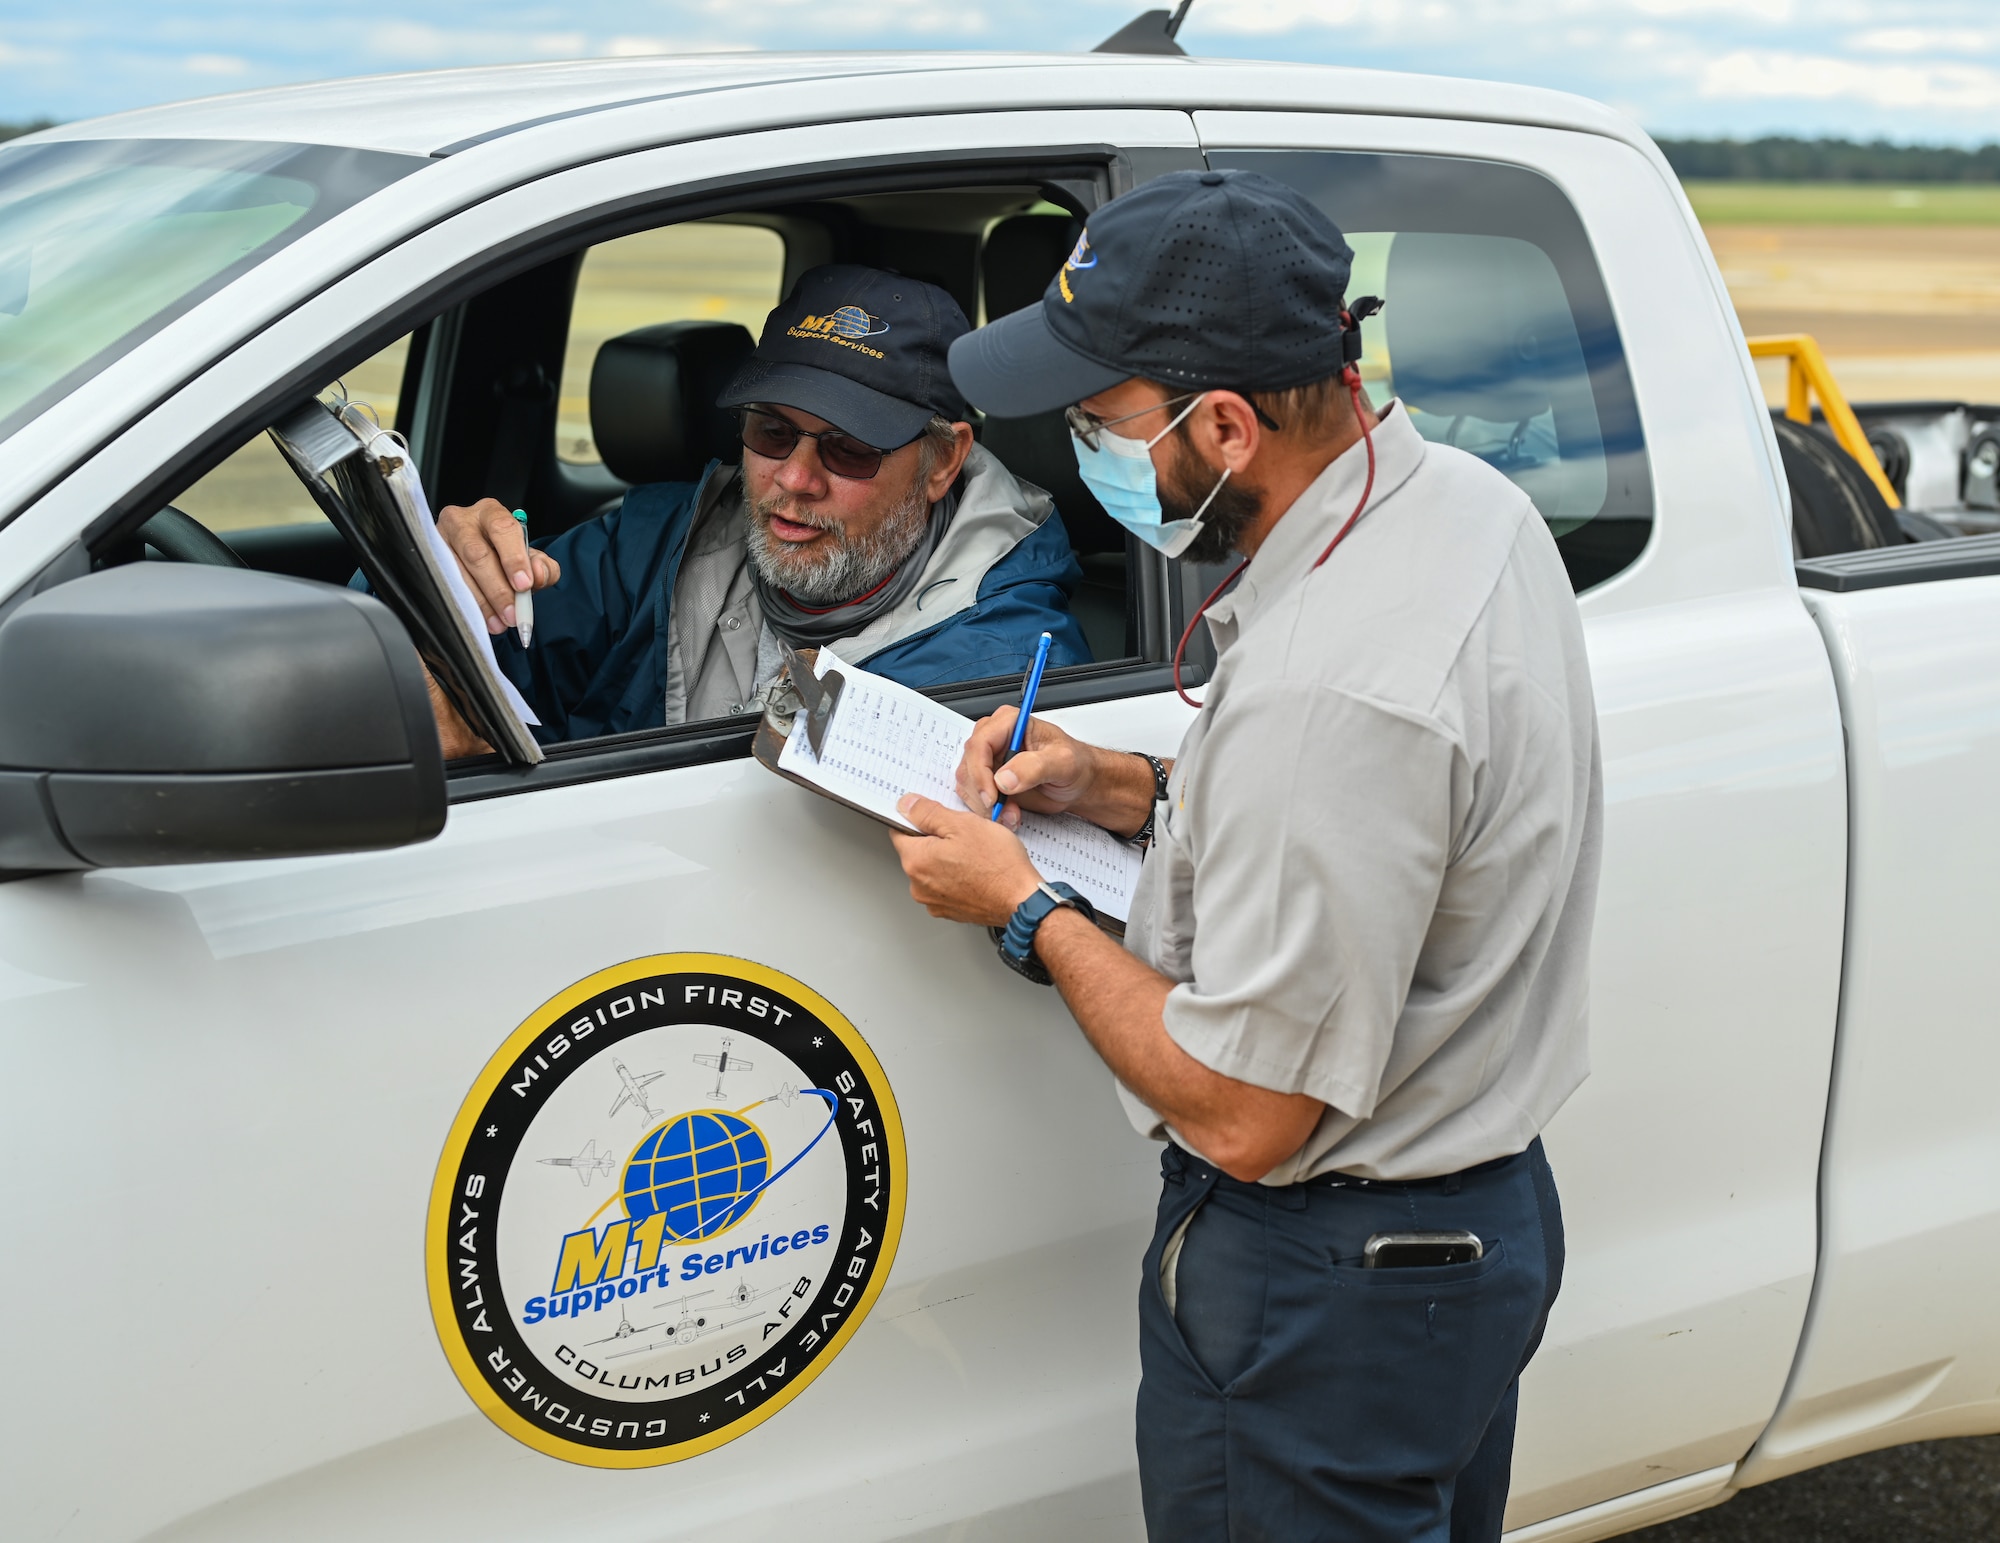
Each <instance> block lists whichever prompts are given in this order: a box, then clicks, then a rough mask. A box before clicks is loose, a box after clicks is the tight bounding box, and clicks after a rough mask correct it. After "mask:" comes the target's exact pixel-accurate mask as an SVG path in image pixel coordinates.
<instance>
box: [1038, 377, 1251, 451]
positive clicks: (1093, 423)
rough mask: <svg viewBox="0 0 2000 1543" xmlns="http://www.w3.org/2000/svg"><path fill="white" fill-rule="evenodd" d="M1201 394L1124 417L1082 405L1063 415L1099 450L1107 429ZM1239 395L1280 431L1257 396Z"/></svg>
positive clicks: (1175, 398)
mask: <svg viewBox="0 0 2000 1543" xmlns="http://www.w3.org/2000/svg"><path fill="white" fill-rule="evenodd" d="M1200 395H1202V393H1201V392H1199V391H1183V392H1182V393H1181V394H1180V395H1179V396H1170V397H1168V398H1167V399H1166V400H1165V401H1164V402H1155V403H1154V404H1153V405H1152V406H1151V407H1142V408H1140V409H1139V410H1138V411H1137V412H1136V413H1126V414H1125V415H1124V416H1123V417H1120V418H1098V417H1093V416H1092V415H1091V414H1089V413H1087V412H1085V411H1084V410H1083V409H1082V408H1081V407H1067V408H1064V409H1063V417H1064V418H1065V419H1066V420H1067V421H1068V423H1069V431H1070V433H1072V434H1074V435H1075V436H1076V437H1077V438H1078V439H1080V440H1082V441H1083V443H1084V445H1085V446H1086V447H1087V448H1089V449H1091V450H1099V449H1102V448H1103V446H1102V445H1100V444H1099V442H1098V436H1099V435H1101V434H1102V433H1103V432H1104V431H1105V430H1106V429H1108V428H1113V427H1115V426H1116V425H1118V424H1121V423H1130V422H1131V421H1132V420H1133V419H1134V418H1143V417H1145V416H1146V414H1147V413H1156V412H1159V411H1160V410H1161V409H1162V408H1167V407H1178V406H1180V404H1181V403H1183V402H1189V401H1192V400H1194V398H1196V397H1198V396H1200ZM1237 395H1239V396H1241V397H1242V398H1243V400H1244V401H1246V402H1248V403H1249V404H1250V411H1252V412H1253V413H1255V414H1256V415H1257V421H1258V422H1259V423H1261V424H1263V425H1264V427H1265V428H1267V429H1269V430H1270V431H1271V432H1272V433H1274V434H1275V433H1278V432H1279V427H1278V424H1277V423H1276V421H1275V420H1273V418H1272V417H1271V415H1270V414H1269V413H1267V412H1265V411H1264V409H1263V408H1261V407H1259V406H1258V405H1257V399H1256V398H1255V397H1253V396H1250V395H1249V394H1248V393H1247V392H1238V393H1237Z"/></svg>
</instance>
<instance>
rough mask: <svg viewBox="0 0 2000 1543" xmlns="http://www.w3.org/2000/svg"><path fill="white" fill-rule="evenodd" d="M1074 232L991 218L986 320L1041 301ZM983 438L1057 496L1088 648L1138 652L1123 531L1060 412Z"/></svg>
mask: <svg viewBox="0 0 2000 1543" xmlns="http://www.w3.org/2000/svg"><path fill="white" fill-rule="evenodd" d="M1077 231H1078V226H1077V223H1076V221H1074V220H1072V219H1071V218H1070V217H1069V216H1068V215H1066V214H1017V215H1014V216H1013V217H1012V218H1010V219H1005V220H1002V221H1001V222H1000V223H999V224H998V225H995V226H994V227H993V229H992V231H991V232H990V233H989V234H988V235H987V238H986V248H985V251H984V252H983V253H982V254H981V257H980V278H981V281H982V283H983V285H984V288H985V295H986V319H987V320H988V321H994V320H997V319H998V318H999V317H1002V316H1006V315H1008V314H1009V313H1011V312H1014V311H1018V310H1021V309H1023V308H1024V307H1026V306H1030V305H1039V304H1040V303H1041V299H1042V291H1043V290H1045V289H1047V288H1048V285H1049V280H1050V279H1052V278H1054V277H1055V274H1056V270H1057V269H1058V268H1060V267H1061V266H1062V265H1063V259H1064V258H1066V257H1068V256H1069V252H1070V248H1071V247H1072V246H1074V245H1075V244H1076V237H1077ZM980 443H981V444H983V445H985V446H986V448H987V449H988V450H991V451H992V452H993V453H994V454H995V455H996V456H998V457H999V458H1000V463H1001V465H1003V466H1005V467H1006V468H1007V469H1008V470H1009V471H1011V472H1012V473H1013V474H1014V475H1015V476H1017V477H1019V478H1021V479H1022V480H1023V481H1026V482H1032V483H1034V484H1035V486H1037V487H1039V488H1042V489H1043V490H1045V491H1046V492H1047V493H1048V494H1049V496H1050V497H1052V498H1053V499H1055V501H1056V508H1057V510H1059V511H1060V512H1061V514H1062V517H1063V524H1064V526H1065V527H1066V528H1067V529H1068V531H1069V540H1070V546H1071V548H1072V549H1073V550H1074V551H1075V552H1076V556H1077V561H1078V562H1079V563H1080V564H1081V565H1082V567H1083V575H1084V581H1083V585H1082V587H1081V588H1080V589H1079V590H1078V591H1077V593H1076V594H1075V596H1074V597H1072V600H1071V604H1070V609H1071V611H1072V612H1073V613H1074V614H1075V616H1076V618H1077V621H1078V622H1079V623H1080V624H1081V625H1082V627H1083V631H1084V636H1085V637H1087V638H1088V639H1089V640H1090V647H1091V652H1092V653H1093V654H1095V655H1096V657H1097V658H1099V659H1118V658H1123V657H1125V656H1126V655H1129V654H1131V653H1134V652H1136V649H1137V641H1136V636H1135V634H1134V633H1133V632H1132V630H1131V628H1130V619H1129V616H1128V606H1127V604H1126V594H1125V590H1126V582H1125V580H1126V570H1127V559H1126V538H1125V532H1124V530H1123V529H1122V528H1121V527H1120V526H1119V525H1118V523H1117V522H1116V521H1115V520H1113V519H1112V518H1111V516H1110V515H1108V514H1106V513H1105V512H1104V506H1103V505H1102V504H1100V503H1098V501H1097V500H1096V499H1095V498H1094V497H1092V496H1091V492H1090V490H1089V489H1088V488H1086V487H1085V486H1084V485H1083V478H1082V477H1081V476H1080V475H1078V473H1077V469H1076V452H1075V451H1074V450H1073V449H1071V448H1070V442H1069V426H1068V424H1066V423H1065V422H1064V421H1063V415H1062V413H1061V412H1060V411H1058V412H1050V413H1038V414H1036V415H1035V416H1034V417H1032V418H988V419H987V420H986V427H985V430H984V432H983V433H982V434H981V436H980Z"/></svg>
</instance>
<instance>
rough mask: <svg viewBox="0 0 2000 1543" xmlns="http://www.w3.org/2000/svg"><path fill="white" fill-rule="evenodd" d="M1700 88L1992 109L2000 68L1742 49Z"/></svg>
mask: <svg viewBox="0 0 2000 1543" xmlns="http://www.w3.org/2000/svg"><path fill="white" fill-rule="evenodd" d="M1699 89H1700V91H1701V94H1702V95H1703V96H1705V97H1734V98H1738V99H1751V100H1766V101H1768V100H1783V99H1792V100H1804V101H1816V102H1829V101H1855V102H1866V103H1868V104H1869V105H1871V106H1874V107H1888V108H1924V109H1928V110H1931V111H1939V110H1943V111H1947V112H1950V111H1960V112H1962V111H1967V110H1972V111H1990V110H1991V109H1993V108H1996V107H2000V70H1994V69H1989V68H1987V67H1986V66H1984V65H1978V64H1935V63H1925V64H1881V63H1870V62H1868V61H1865V60H1859V59H1840V58H1833V57H1831V56H1828V55H1825V54H1792V53H1779V52H1775V51H1759V50H1755V49H1738V50H1736V51H1735V52H1734V53H1728V54H1724V55H1722V57H1720V58H1718V59H1715V60H1713V61H1711V62H1710V63H1709V64H1708V66H1707V67H1706V68H1705V69H1704V70H1703V71H1702V74H1701V83H1700V88H1699Z"/></svg>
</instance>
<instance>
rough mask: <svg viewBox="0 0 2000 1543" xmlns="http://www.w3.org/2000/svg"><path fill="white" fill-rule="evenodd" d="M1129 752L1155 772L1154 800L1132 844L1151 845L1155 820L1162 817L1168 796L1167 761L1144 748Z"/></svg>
mask: <svg viewBox="0 0 2000 1543" xmlns="http://www.w3.org/2000/svg"><path fill="white" fill-rule="evenodd" d="M1129 753H1130V754H1132V755H1136V756H1137V757H1138V758H1139V759H1140V760H1142V761H1144V762H1145V763H1146V764H1147V766H1149V767H1151V768H1152V772H1153V801H1152V802H1151V803H1150V804H1148V805H1147V806H1146V823H1145V824H1144V825H1141V826H1140V827H1139V833H1138V834H1137V835H1136V836H1134V837H1132V845H1134V846H1140V847H1144V846H1151V845H1152V844H1153V828H1154V827H1153V822H1154V821H1155V820H1157V819H1158V818H1159V817H1160V805H1161V804H1162V803H1164V802H1165V801H1166V797H1167V763H1166V762H1165V761H1163V760H1161V759H1160V758H1159V757H1158V756H1156V755H1148V754H1146V752H1145V751H1143V750H1133V751H1131V752H1129Z"/></svg>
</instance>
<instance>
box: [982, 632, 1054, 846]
mask: <svg viewBox="0 0 2000 1543" xmlns="http://www.w3.org/2000/svg"><path fill="white" fill-rule="evenodd" d="M1052 641H1053V639H1052V638H1051V637H1050V635H1049V634H1048V633H1046V632H1044V633H1043V634H1042V636H1041V641H1039V642H1038V643H1036V644H1035V662H1034V663H1033V664H1031V665H1029V666H1028V678H1027V680H1026V681H1024V682H1023V683H1022V685H1021V714H1020V716H1019V717H1018V718H1016V719H1015V720H1014V735H1013V738H1012V739H1011V740H1009V741H1008V744H1007V759H1008V760H1010V761H1011V760H1013V759H1014V757H1015V756H1017V755H1019V754H1020V753H1021V746H1022V745H1023V744H1025V743H1026V742H1027V738H1028V715H1029V714H1030V713H1032V712H1034V710H1035V693H1036V692H1038V691H1040V690H1041V689H1042V671H1044V670H1046V669H1047V668H1048V667H1049V644H1050V643H1051V642H1052ZM1003 764H1004V763H1003ZM1006 807H1007V800H1006V799H1005V798H1004V797H1003V798H1000V799H997V800H996V801H995V802H994V805H993V818H994V819H996V820H997V819H999V818H1000V811H1001V810H1003V809H1005V808H1006Z"/></svg>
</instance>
